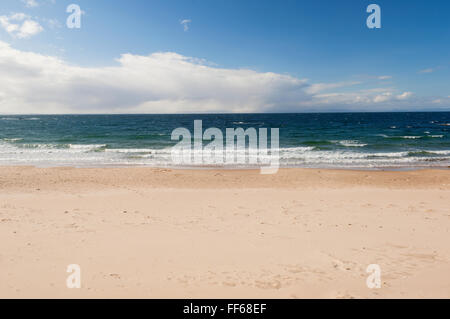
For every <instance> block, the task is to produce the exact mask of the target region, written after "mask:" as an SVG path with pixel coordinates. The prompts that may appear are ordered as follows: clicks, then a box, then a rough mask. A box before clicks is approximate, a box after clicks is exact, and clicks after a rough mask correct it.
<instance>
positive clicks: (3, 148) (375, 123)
mask: <svg viewBox="0 0 450 319" xmlns="http://www.w3.org/2000/svg"><path fill="white" fill-rule="evenodd" d="M194 120H202V121H203V129H206V128H209V127H217V128H220V129H222V130H223V132H224V135H225V128H237V127H242V128H244V129H246V128H249V127H254V128H256V129H258V128H269V129H270V128H279V129H280V140H279V142H280V148H279V151H280V164H281V166H284V167H291V166H294V167H328V168H409V167H429V166H439V167H446V168H447V167H449V165H450V112H428V113H415V112H414V113H330V114H328V113H320V114H208V115H200V114H196V115H192V114H191V115H181V114H180V115H30V116H18V115H11V116H6V115H4V116H1V115H0V165H36V166H67V165H70V166H77V167H80V166H121V165H146V166H157V167H166V166H172V165H174V164H173V163H172V161H171V155H170V154H171V147H172V146H173V145H175V144H176V141H172V140H171V133H172V131H173V130H174V129H176V128H178V127H185V128H188V129H189V130H191V132H193V131H194ZM206 143H207V142H205V144H206Z"/></svg>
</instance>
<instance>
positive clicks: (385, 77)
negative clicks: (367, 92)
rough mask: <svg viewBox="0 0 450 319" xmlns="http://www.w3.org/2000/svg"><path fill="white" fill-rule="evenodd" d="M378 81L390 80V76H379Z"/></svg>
mask: <svg viewBox="0 0 450 319" xmlns="http://www.w3.org/2000/svg"><path fill="white" fill-rule="evenodd" d="M377 79H378V80H390V79H392V76H391V75H380V76H378V77H377Z"/></svg>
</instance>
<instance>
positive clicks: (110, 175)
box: [0, 167, 450, 298]
mask: <svg viewBox="0 0 450 319" xmlns="http://www.w3.org/2000/svg"><path fill="white" fill-rule="evenodd" d="M449 203H450V170H420V171H409V172H392V171H390V172H381V171H343V170H342V171H338V170H317V169H283V170H280V172H279V173H278V174H276V175H260V174H259V171H256V170H255V171H237V170H236V171H231V170H165V169H151V168H103V169H98V168H97V169H81V168H33V167H3V168H0V297H2V298H16V297H25V298H31V297H41V298H54V297H57V298H72V297H74V298H80V297H85V298H111V297H126V298H218V297H224V298H304V297H309V298H352V297H356V298H380V297H387V298H397V297H408V298H420V297H437V298H449V297H450V245H449V243H450V232H449V231H450V205H449ZM69 264H78V265H80V266H81V280H82V288H81V289H68V288H67V287H66V278H67V276H68V275H69V274H68V273H67V272H66V268H67V265H69ZM369 264H378V265H380V267H381V271H382V273H381V281H382V287H381V288H380V289H369V288H368V287H367V286H366V278H367V276H368V275H369V274H368V273H366V268H367V266H368V265H369Z"/></svg>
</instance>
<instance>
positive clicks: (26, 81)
mask: <svg viewBox="0 0 450 319" xmlns="http://www.w3.org/2000/svg"><path fill="white" fill-rule="evenodd" d="M117 62H118V65H117V66H110V67H79V66H76V65H72V64H69V63H66V62H65V61H63V60H61V59H60V58H57V57H52V56H45V55H41V54H37V53H33V52H24V51H20V50H16V49H14V48H12V47H11V46H10V45H9V44H7V43H4V42H1V41H0V113H199V112H204V113H211V112H224V113H232V112H277V111H279V112H285V111H292V112H301V111H323V110H327V111H329V110H342V109H346V110H368V111H377V110H388V109H392V108H406V109H408V107H411V105H412V104H411V102H413V101H411V98H412V97H413V95H412V93H411V92H403V93H402V92H397V91H396V90H395V89H394V88H373V89H367V90H359V91H356V92H348V89H349V88H346V92H345V93H342V92H331V93H322V92H321V91H325V90H332V89H338V88H341V87H344V86H347V87H350V86H352V85H354V84H355V83H356V82H338V83H327V84H323V83H318V84H311V83H309V82H308V81H307V80H304V79H299V78H296V77H292V76H289V75H283V74H278V73H272V72H264V73H263V72H256V71H253V70H249V69H225V68H219V67H216V66H211V65H210V64H207V63H205V62H203V61H202V60H199V59H193V58H189V57H185V56H182V55H179V54H176V53H171V52H166V53H154V54H151V55H148V56H139V55H133V54H123V55H122V56H121V57H120V58H119V59H118V60H117ZM436 98H438V97H434V98H433V99H436ZM421 105H423V104H421Z"/></svg>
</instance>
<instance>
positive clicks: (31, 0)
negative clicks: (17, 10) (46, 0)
mask: <svg viewBox="0 0 450 319" xmlns="http://www.w3.org/2000/svg"><path fill="white" fill-rule="evenodd" d="M22 2H23V3H24V4H25V6H26V7H27V8H34V7H37V6H39V3H38V2H37V1H36V0H22Z"/></svg>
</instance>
